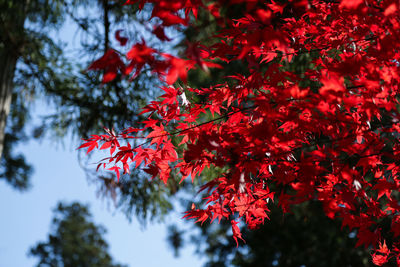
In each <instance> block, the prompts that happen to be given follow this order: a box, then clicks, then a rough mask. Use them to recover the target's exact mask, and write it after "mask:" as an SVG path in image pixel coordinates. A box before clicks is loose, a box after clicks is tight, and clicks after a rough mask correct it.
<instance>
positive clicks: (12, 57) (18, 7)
mask: <svg viewBox="0 0 400 267" xmlns="http://www.w3.org/2000/svg"><path fill="white" fill-rule="evenodd" d="M0 3H1V4H0V159H1V157H2V154H3V148H4V137H5V129H6V124H7V117H8V114H9V112H10V107H11V97H12V93H13V89H14V83H13V81H14V72H15V69H16V65H17V60H18V58H19V56H20V51H21V48H22V46H23V42H24V23H25V19H26V15H27V11H28V7H29V4H30V0H19V1H9V0H0Z"/></svg>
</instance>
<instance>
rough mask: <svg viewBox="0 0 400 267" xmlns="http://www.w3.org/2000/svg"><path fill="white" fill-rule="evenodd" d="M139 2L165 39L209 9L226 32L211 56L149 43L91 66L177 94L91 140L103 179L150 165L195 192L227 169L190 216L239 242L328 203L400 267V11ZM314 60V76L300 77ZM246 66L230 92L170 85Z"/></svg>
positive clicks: (388, 4)
mask: <svg viewBox="0 0 400 267" xmlns="http://www.w3.org/2000/svg"><path fill="white" fill-rule="evenodd" d="M137 3H139V5H140V7H141V8H143V6H144V5H146V4H150V5H152V7H153V11H152V18H157V21H160V24H159V25H156V27H154V31H153V33H154V35H155V36H157V37H158V38H159V39H160V40H161V41H169V40H170V39H169V38H168V37H167V36H166V35H165V32H164V29H166V28H167V27H177V26H179V27H182V26H190V25H191V23H193V21H195V20H196V18H197V14H198V12H200V11H201V12H208V13H209V15H210V16H212V17H214V18H215V19H216V20H217V21H218V24H219V27H220V30H219V31H218V33H216V34H215V35H214V36H210V38H209V40H208V45H207V46H206V45H203V44H199V43H193V44H188V46H187V53H186V55H185V57H182V58H179V57H176V56H173V55H170V54H168V53H165V52H162V51H158V50H156V49H154V48H151V47H148V46H147V45H146V43H145V41H142V42H141V43H138V44H135V45H133V47H132V48H131V49H130V50H129V51H128V52H127V54H126V56H125V57H122V56H120V55H119V54H117V53H116V52H107V53H106V54H105V55H104V56H103V57H102V58H101V59H99V60H98V61H96V62H94V63H93V64H92V66H91V68H92V69H102V70H104V72H105V74H104V79H103V81H104V82H108V81H110V80H112V79H114V78H115V77H116V75H115V74H116V73H117V72H121V73H122V74H124V75H127V76H130V75H131V76H133V77H135V76H136V75H137V74H139V73H140V71H141V70H142V69H143V67H144V66H149V67H150V68H151V69H152V71H153V72H154V74H155V75H158V76H159V77H160V79H161V80H162V81H164V82H166V83H167V84H168V85H165V86H163V87H162V90H163V91H164V94H163V95H162V96H161V97H160V98H159V99H158V100H155V101H152V102H151V103H150V104H148V105H147V106H146V107H145V108H144V109H143V113H144V114H148V118H147V120H145V121H144V122H143V127H142V128H133V127H132V128H128V129H126V130H124V131H123V132H121V133H118V134H116V133H114V132H112V131H108V132H107V134H105V135H94V136H92V137H91V138H90V139H87V140H85V143H84V144H83V145H82V146H81V147H88V151H90V150H93V149H94V148H100V149H110V157H109V158H107V159H106V160H105V161H104V162H103V163H101V164H100V165H99V167H100V166H103V167H104V168H108V169H110V170H112V171H115V172H116V173H117V175H118V178H119V175H120V172H124V173H127V172H129V169H130V168H132V167H136V168H139V167H143V168H145V169H146V172H147V173H149V174H150V175H151V176H152V177H159V178H160V179H161V180H162V181H164V182H165V183H166V182H167V180H168V179H172V177H171V176H172V175H171V171H172V170H176V171H178V173H179V174H180V176H181V179H182V180H184V179H186V178H188V177H190V178H191V179H195V177H196V176H201V174H202V172H203V170H204V169H205V168H219V169H220V170H222V175H220V176H219V177H215V179H213V180H212V181H210V182H208V183H207V184H205V185H203V186H202V188H201V190H202V191H203V190H205V192H208V196H207V197H206V201H207V202H206V204H205V206H204V207H202V208H196V207H195V206H194V205H193V206H192V209H191V210H189V211H187V212H186V215H185V217H186V218H194V219H196V220H197V221H198V222H202V223H203V222H204V221H207V220H210V221H213V220H215V219H218V221H220V220H229V221H230V222H231V224H232V232H233V237H234V239H235V240H236V242H237V240H238V239H242V235H241V233H240V228H239V227H238V225H237V224H238V223H239V222H242V223H244V224H245V225H247V227H249V228H252V229H253V228H256V227H258V226H259V225H260V224H263V223H264V221H265V220H266V219H268V212H269V209H268V205H279V206H280V207H281V208H282V209H283V210H284V211H286V212H289V211H290V208H291V206H292V205H296V204H298V203H302V202H305V201H309V200H318V201H320V202H322V204H323V207H324V212H325V214H326V215H327V216H328V217H330V218H332V219H333V218H340V219H341V220H342V225H343V227H348V228H349V229H350V230H353V229H356V230H357V238H358V242H357V246H365V247H366V248H368V247H372V248H374V253H373V254H372V261H373V262H374V263H375V264H377V265H383V264H385V263H386V262H387V261H388V260H390V259H392V258H393V259H397V261H400V260H399V257H400V240H399V236H400V205H399V200H400V194H399V189H400V177H399V174H400V173H399V171H400V142H399V137H400V113H399V108H400V106H399V103H398V100H399V92H400V88H399V81H400V77H399V73H400V72H399V71H400V69H399V68H400V67H399V65H400V12H399V8H400V4H399V1H395V0H379V1H373V0H362V1H360V0H342V1H337V2H336V1H321V0H319V1H316V0H288V1H257V0H214V1H206V0H204V1H201V0H175V1H167V0H161V1H160V0H157V1H154V0H153V1H152V0H128V1H126V4H137ZM235 5H241V6H242V9H243V13H242V16H241V17H240V18H236V19H230V18H228V17H224V13H223V11H222V9H223V8H230V7H231V6H235ZM118 36H119V33H118ZM119 38H121V37H120V36H119ZM123 42H124V44H125V43H126V41H125V40H124V41H123ZM111 51H113V50H111ZM304 54H308V55H310V56H309V57H308V58H309V62H308V63H307V65H306V66H307V68H306V69H302V70H301V71H298V70H297V69H296V71H294V70H293V69H294V68H290V66H291V65H293V64H298V63H296V60H297V59H298V58H299V57H301V56H302V55H304ZM236 61H240V62H242V63H243V66H246V69H245V70H243V72H242V74H237V73H232V74H231V75H230V76H227V77H226V78H225V82H224V83H221V84H214V85H212V86H210V87H209V88H191V87H190V86H188V85H186V86H185V87H184V88H182V87H180V86H172V85H173V84H174V83H175V82H176V81H177V80H178V79H180V80H181V81H182V82H183V83H185V84H186V80H187V73H188V71H189V70H190V69H193V68H200V69H203V70H205V71H208V68H209V67H210V68H213V67H224V66H228V65H229V64H231V63H234V62H236ZM134 70H135V72H134V74H132V73H133V71H134ZM244 73H246V74H244ZM196 99H205V101H203V102H201V103H198V102H196V101H195V100H196ZM205 118H211V119H209V120H205ZM177 138H178V139H179V141H180V143H179V144H177V142H173V140H176V139H177ZM118 140H125V141H127V142H128V143H127V145H124V146H122V145H120V142H119V141H118ZM130 140H135V142H136V143H135V145H132V146H131V145H130V143H129V142H130ZM138 140H143V141H142V143H140V142H139V144H137V141H138ZM100 144H102V145H101V146H100ZM177 151H183V153H177ZM173 178H176V177H173ZM387 221H389V222H390V227H389V228H390V229H384V227H383V222H387Z"/></svg>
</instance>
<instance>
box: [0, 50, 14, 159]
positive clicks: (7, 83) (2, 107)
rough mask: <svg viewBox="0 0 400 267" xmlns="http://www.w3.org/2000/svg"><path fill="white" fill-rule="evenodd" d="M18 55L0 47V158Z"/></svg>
mask: <svg viewBox="0 0 400 267" xmlns="http://www.w3.org/2000/svg"><path fill="white" fill-rule="evenodd" d="M17 59H18V57H17V56H16V55H15V54H14V53H10V52H9V51H8V49H6V48H3V49H0V158H1V156H2V153H3V147H4V136H5V129H6V122H7V117H8V114H9V112H10V106H11V96H12V92H13V87H14V86H13V79H14V72H15V67H16V64H17Z"/></svg>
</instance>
